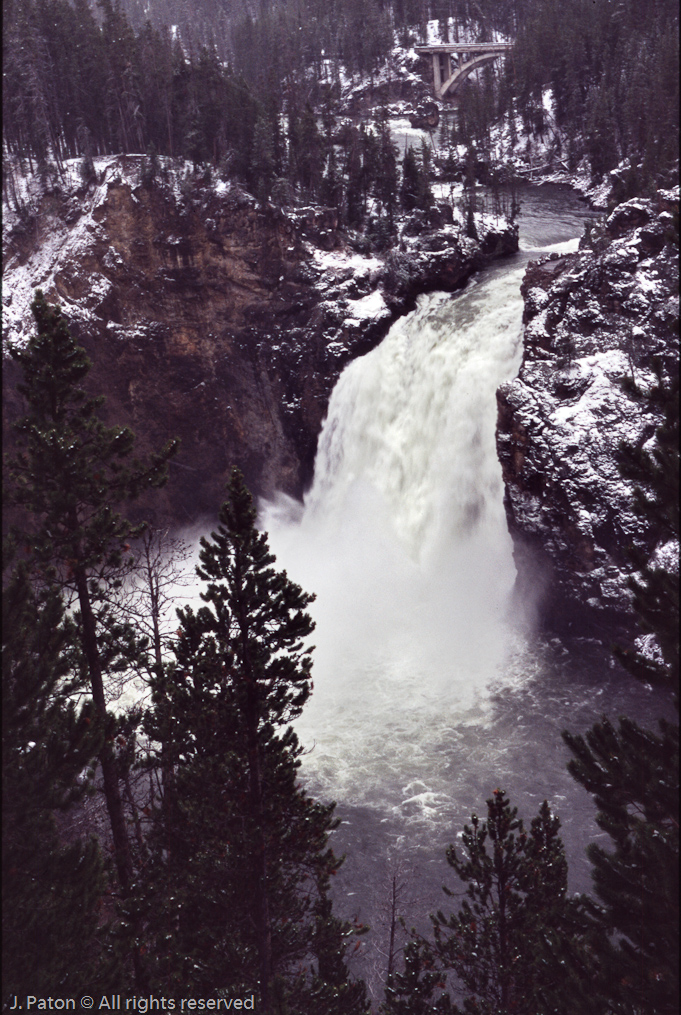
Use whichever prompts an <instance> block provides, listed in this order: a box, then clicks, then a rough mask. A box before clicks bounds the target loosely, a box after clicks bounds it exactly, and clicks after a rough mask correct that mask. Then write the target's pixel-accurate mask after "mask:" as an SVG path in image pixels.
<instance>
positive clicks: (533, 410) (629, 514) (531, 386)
mask: <svg viewBox="0 0 681 1015" xmlns="http://www.w3.org/2000/svg"><path fill="white" fill-rule="evenodd" d="M674 210H676V213H677V214H678V196H675V195H674V194H673V192H668V191H664V192H658V195H657V199H656V200H655V201H650V200H634V201H629V202H627V203H626V204H623V205H620V206H619V207H618V208H616V209H615V211H613V213H612V214H611V215H610V217H609V218H608V219H607V221H606V222H605V224H604V225H602V226H601V227H600V229H596V231H595V232H592V234H591V236H590V237H588V238H585V240H583V241H582V244H581V249H580V251H579V252H578V253H575V254H569V255H566V256H562V257H560V256H558V255H557V254H552V255H550V256H549V258H548V259H544V260H542V261H538V262H535V263H530V265H529V266H528V269H527V273H526V275H525V279H524V282H523V286H522V291H523V295H524V298H525V313H524V324H525V337H524V356H523V362H522V366H521V368H520V371H519V374H518V377H517V378H516V379H515V380H514V381H512V382H510V383H508V384H505V385H502V387H501V388H500V389H499V391H498V393H497V401H498V427H497V448H498V454H499V458H500V461H501V464H502V470H503V476H504V481H505V487H506V492H505V506H506V514H507V518H508V524H509V529H510V531H511V534H512V536H513V540H514V547H515V559H516V566H517V571H518V584H517V590H518V592H519V595H520V597H521V598H522V599H523V600H528V599H532V597H533V596H535V595H538V610H539V618H540V622H541V624H542V625H543V626H544V627H545V628H548V629H549V630H552V631H554V632H561V633H568V632H569V633H572V634H575V635H580V636H590V637H602V638H605V639H608V638H612V637H616V638H624V639H628V638H630V637H631V636H633V634H634V633H635V624H634V623H633V616H632V613H631V606H630V595H629V593H628V591H627V588H626V581H627V576H628V575H629V573H630V572H631V567H632V565H631V562H630V560H629V558H628V555H627V547H628V546H630V545H631V544H636V545H638V546H640V547H642V548H644V549H645V550H646V552H647V554H648V555H649V556H650V555H652V554H657V556H658V558H660V559H664V560H665V561H666V563H667V564H668V565H669V566H670V567H677V568H678V544H676V545H675V546H671V545H669V544H666V545H660V546H655V545H654V544H653V542H652V541H651V536H650V533H649V532H647V531H646V530H645V527H644V526H643V525H642V523H641V521H640V519H639V518H638V517H637V515H636V513H635V512H634V511H633V510H632V507H633V487H632V484H631V483H629V482H627V481H625V480H623V478H622V476H621V474H620V471H619V469H618V449H619V445H620V443H621V442H623V441H625V442H627V443H630V444H635V445H638V446H645V445H646V442H650V441H651V440H652V439H653V434H654V431H655V429H656V426H657V425H658V423H659V419H660V417H659V410H658V409H657V408H656V406H655V404H654V403H653V402H651V401H650V400H648V399H646V398H645V394H646V392H650V390H651V388H652V387H653V385H654V384H655V381H656V379H655V374H654V371H653V364H654V362H655V361H657V362H658V363H659V364H661V367H662V372H663V375H666V376H667V377H668V376H670V375H671V374H673V373H675V372H677V371H678V306H679V300H678V247H677V246H675V245H674V243H673V242H672V239H673V214H672V213H673V212H674ZM625 379H630V380H632V379H633V380H634V381H635V383H636V385H637V387H638V388H639V390H640V391H641V392H642V394H643V396H644V397H636V396H635V394H634V393H633V392H632V391H631V390H630V387H628V386H627V384H626V383H625V384H624V386H623V383H622V382H623V381H625ZM649 446H650V445H649ZM674 561H676V564H675V563H674Z"/></svg>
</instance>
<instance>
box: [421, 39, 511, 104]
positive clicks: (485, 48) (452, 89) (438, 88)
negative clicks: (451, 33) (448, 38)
mask: <svg viewBox="0 0 681 1015" xmlns="http://www.w3.org/2000/svg"><path fill="white" fill-rule="evenodd" d="M414 48H415V50H416V52H417V53H419V54H420V55H421V56H429V55H430V56H431V57H432V59H433V85H434V92H435V98H436V99H440V101H442V100H443V99H444V98H445V96H446V97H448V98H452V97H453V96H454V95H455V94H456V91H457V89H458V88H459V87H460V86H461V85H462V84H463V82H464V81H465V80H466V78H467V77H468V75H469V74H471V73H472V72H473V71H474V70H477V68H478V67H482V66H483V64H486V63H491V61H492V60H496V59H497V58H498V57H500V56H502V55H503V54H504V53H507V52H508V51H509V50H511V49H513V43H512V42H465V43H464V42H461V43H459V42H452V43H448V42H443V43H441V44H438V45H437V46H415V47H414Z"/></svg>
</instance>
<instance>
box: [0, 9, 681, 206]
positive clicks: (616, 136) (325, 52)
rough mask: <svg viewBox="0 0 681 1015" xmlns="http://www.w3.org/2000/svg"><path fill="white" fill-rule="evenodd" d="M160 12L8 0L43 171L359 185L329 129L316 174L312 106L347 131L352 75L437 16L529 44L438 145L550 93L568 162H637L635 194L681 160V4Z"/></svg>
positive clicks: (12, 77)
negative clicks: (182, 165)
mask: <svg viewBox="0 0 681 1015" xmlns="http://www.w3.org/2000/svg"><path fill="white" fill-rule="evenodd" d="M147 13H148V17H149V18H150V19H151V20H145V19H143V17H142V12H141V11H140V9H139V8H138V7H136V6H135V5H133V4H130V5H128V11H127V13H126V9H125V7H124V6H122V5H120V4H118V3H116V2H114V0H97V3H96V5H95V6H94V7H90V6H89V4H88V2H87V0H73V3H71V2H69V0H4V2H3V14H4V33H3V69H4V79H3V81H4V87H3V143H4V148H5V152H6V154H9V155H11V156H13V157H14V158H18V159H20V160H28V161H29V162H30V163H32V162H33V161H35V162H37V163H38V165H39V166H40V165H43V166H44V165H45V164H46V162H47V161H48V160H51V159H56V160H57V163H59V162H60V160H63V159H65V158H68V157H75V156H84V157H87V158H91V157H93V156H96V155H105V154H118V153H123V152H136V153H156V154H159V155H160V154H163V155H169V156H178V157H183V158H189V159H192V160H194V161H195V162H197V163H211V164H213V165H222V166H223V168H224V169H225V171H226V172H228V173H229V174H230V175H232V176H233V177H236V178H237V179H241V180H242V181H243V182H244V183H245V184H246V185H247V186H250V187H251V188H252V189H253V190H257V189H258V187H260V191H261V194H263V193H267V195H268V196H269V190H270V189H271V188H270V185H269V184H268V183H267V177H268V175H270V176H271V177H272V179H273V180H274V179H285V180H286V181H288V182H289V183H290V184H291V185H292V186H293V187H294V188H301V189H302V196H303V198H304V199H309V197H310V194H311V195H312V196H313V197H315V198H316V199H320V200H321V199H323V198H324V197H325V198H327V199H332V198H333V196H334V194H333V192H332V193H327V194H326V195H322V194H321V193H320V191H319V187H315V180H314V179H312V177H314V176H315V173H316V177H317V179H318V181H321V179H323V178H327V179H329V180H330V181H333V180H334V173H336V172H338V173H340V174H341V175H344V176H345V177H346V184H347V186H350V181H349V177H350V175H351V168H350V165H351V162H352V158H351V154H350V146H349V145H346V147H345V148H344V150H343V161H344V164H343V165H340V166H334V165H332V161H333V160H334V159H337V158H338V155H337V153H334V150H333V147H334V145H336V146H337V145H338V144H339V143H342V138H340V139H339V138H338V137H334V138H333V145H332V144H331V142H330V139H329V143H328V144H326V146H323V145H317V146H316V151H315V150H314V148H313V152H312V155H311V156H310V159H311V160H312V161H314V160H315V159H316V160H317V162H318V163H319V165H318V167H316V168H315V167H312V168H311V169H309V170H308V169H305V168H301V165H300V163H301V159H303V160H304V154H305V152H306V151H307V150H308V148H307V147H306V142H307V141H308V140H309V139H307V138H306V139H304V140H303V139H300V137H299V136H300V133H301V130H302V128H301V126H300V125H301V123H302V121H303V119H304V117H305V115H306V110H307V109H308V108H309V109H310V111H311V114H312V119H313V120H314V121H315V123H316V124H318V121H319V119H320V117H323V116H324V111H326V118H327V125H328V127H329V130H332V129H333V122H331V121H332V117H333V113H334V110H336V111H337V101H338V97H339V89H340V78H341V74H346V75H348V74H350V75H353V74H362V75H365V76H371V75H374V74H375V73H376V72H377V71H378V70H379V69H380V68H381V66H383V65H384V63H385V61H386V60H387V59H388V57H389V55H390V52H391V50H392V47H393V45H394V42H395V39H396V38H397V39H399V40H400V41H401V43H402V44H403V45H411V44H412V43H414V42H416V41H418V40H420V39H422V38H423V37H424V33H425V25H426V22H427V20H428V19H437V21H438V23H439V31H440V34H441V36H442V37H444V38H448V37H449V38H458V37H459V35H460V36H461V38H464V37H466V38H470V37H476V38H479V39H482V40H484V39H486V38H492V37H495V35H496V34H497V33H501V34H502V35H503V36H504V37H508V38H512V39H514V40H515V43H516V44H515V47H514V50H513V51H512V53H511V54H509V56H508V57H507V58H506V60H505V62H504V64H503V68H502V69H501V70H500V71H499V72H496V71H493V70H492V69H491V68H489V67H488V68H486V69H485V71H484V72H483V73H482V74H481V76H480V81H479V82H475V81H471V82H470V83H469V85H468V86H467V87H466V88H465V89H464V92H463V101H462V109H461V111H460V114H459V117H458V121H459V122H458V124H457V125H455V128H454V132H453V135H452V136H449V137H447V136H444V137H441V138H440V145H439V147H440V148H441V149H442V150H443V152H446V149H447V148H448V146H450V145H451V144H452V143H457V144H464V145H468V144H470V143H471V141H474V142H475V143H476V145H477V146H478V149H482V150H483V152H484V149H485V147H489V138H490V129H491V127H492V125H493V124H495V123H498V122H499V121H500V119H503V118H506V120H507V122H508V124H509V128H510V130H511V135H512V136H513V133H514V131H515V129H516V117H517V116H519V117H521V118H522V120H523V123H524V127H525V129H526V130H528V131H529V132H539V133H541V134H543V133H544V132H545V131H546V130H549V129H550V126H549V125H548V123H547V117H546V109H545V104H544V95H545V93H546V90H547V89H550V91H551V95H552V98H553V104H554V109H555V122H556V124H557V126H558V127H559V128H560V130H561V133H562V136H563V139H564V140H563V144H564V146H565V151H564V153H563V154H564V158H565V160H566V164H568V165H569V166H570V167H571V168H573V169H574V168H575V167H576V166H577V164H578V163H579V161H580V160H581V159H582V158H583V157H584V156H587V157H588V159H589V162H590V165H591V168H592V170H593V173H594V175H595V177H596V178H597V179H600V178H601V177H602V175H603V174H604V173H606V172H607V171H608V170H610V169H612V168H614V167H615V166H616V165H617V164H618V163H619V162H620V161H621V160H622V159H629V160H630V163H631V167H630V172H629V178H628V181H627V184H626V187H627V188H628V191H629V192H630V193H635V192H640V191H642V190H644V189H646V188H650V187H651V186H654V185H655V184H659V183H660V182H664V181H665V180H667V181H668V179H669V173H670V172H672V171H673V169H674V167H675V166H677V165H678V115H679V92H678V77H679V75H678V31H677V28H678V11H677V8H676V5H675V4H673V3H672V2H671V0H660V2H657V3H648V4H646V5H644V8H642V7H641V5H640V4H634V3H633V2H622V3H617V4H615V3H611V2H608V3H603V4H592V3H589V2H586V0H568V2H566V3H558V2H557V0H541V2H539V3H532V4H530V3H527V2H525V0H516V2H509V3H504V4H501V5H499V4H492V3H491V2H482V3H481V4H475V5H471V4H470V3H468V2H467V0H449V2H447V0H439V2H437V3H433V4H425V3H423V2H419V0H400V2H395V3H393V4H388V3H385V4H381V3H378V2H375V0H372V2H370V3H369V4H368V5H367V4H360V3H358V2H357V0H338V2H336V3H333V4H322V3H320V2H319V0H290V2H287V3H281V4H271V5H266V4H263V5H261V6H260V7H259V8H258V10H257V11H251V12H248V13H246V14H244V13H243V12H242V11H241V10H237V9H236V8H235V9H230V8H229V7H222V6H221V7H220V10H219V11H218V10H216V5H214V4H213V5H210V4H208V3H204V4H203V5H199V6H197V7H195V6H194V5H191V8H190V7H184V6H182V5H177V6H175V7H174V6H173V5H172V4H167V5H161V4H159V5H156V6H154V5H153V4H152V6H151V7H149V8H148V11H147ZM171 25H172V26H174V27H172V28H171ZM133 26H134V27H133ZM178 26H179V31H178ZM220 26H223V27H220ZM424 70H425V73H426V75H429V73H430V69H429V68H428V67H426V66H425V65H424ZM282 113H285V115H286V127H284V121H283V120H282ZM322 133H323V132H322ZM299 139H300V147H299V148H298V147H297V145H298V143H299ZM263 181H265V183H263ZM330 189H331V190H332V189H333V188H332V186H331V184H330ZM625 189H626V188H625ZM630 193H624V194H623V195H621V196H625V197H626V196H630Z"/></svg>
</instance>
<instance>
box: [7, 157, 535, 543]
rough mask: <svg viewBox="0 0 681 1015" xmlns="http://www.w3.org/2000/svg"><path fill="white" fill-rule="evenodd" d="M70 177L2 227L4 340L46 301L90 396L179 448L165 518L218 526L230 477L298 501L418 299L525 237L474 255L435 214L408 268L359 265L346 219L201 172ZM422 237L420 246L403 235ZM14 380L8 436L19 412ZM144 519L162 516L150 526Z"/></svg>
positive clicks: (493, 235)
mask: <svg viewBox="0 0 681 1015" xmlns="http://www.w3.org/2000/svg"><path fill="white" fill-rule="evenodd" d="M78 166H79V163H77V162H74V165H73V166H72V167H70V173H71V175H70V176H69V175H68V171H69V166H68V164H67V174H66V176H65V178H64V179H62V181H61V182H60V183H59V185H58V186H53V187H52V189H45V188H43V189H42V190H38V191H37V192H35V193H33V194H32V195H30V201H27V205H26V207H27V209H29V210H28V211H27V212H26V213H25V214H24V215H23V216H17V215H16V214H15V215H11V214H7V215H6V216H5V222H4V244H3V245H4V268H3V337H4V340H5V342H8V341H9V342H17V341H18V342H21V341H23V340H25V337H26V335H27V334H28V333H29V331H30V329H31V327H32V319H31V314H30V310H29V305H30V300H31V298H32V294H33V290H34V289H35V288H37V287H40V288H42V289H43V291H44V292H45V295H46V297H47V298H48V299H50V300H54V301H59V302H60V303H61V305H62V308H63V310H64V313H65V314H66V316H67V318H68V320H69V321H70V323H71V326H72V328H73V330H74V333H75V334H76V335H77V337H78V338H79V340H80V341H81V342H82V343H83V345H84V346H85V348H86V349H87V351H88V353H89V355H90V357H91V359H92V361H93V364H94V366H93V370H92V372H91V375H90V379H89V380H90V386H91V388H92V390H93V391H96V392H102V393H104V394H105V395H106V397H107V404H106V410H107V413H108V416H109V418H110V419H111V420H112V421H116V422H119V423H125V424H128V425H130V426H132V428H133V429H134V430H135V432H136V433H137V435H138V438H139V442H140V444H141V447H142V449H144V448H151V447H158V446H160V445H161V444H162V443H163V442H164V441H165V440H166V439H167V438H168V437H170V436H175V435H177V436H179V437H181V439H182V447H181V451H180V454H179V456H178V458H177V461H176V462H174V463H173V464H172V467H171V482H170V483H169V484H168V487H167V488H166V490H165V491H164V492H163V494H162V499H161V500H160V501H157V502H156V509H157V511H158V514H159V518H162V519H163V520H164V521H166V522H176V523H178V522H188V521H190V520H193V519H195V518H197V516H199V515H201V514H203V513H213V512H214V511H215V509H216V507H217V505H218V504H219V502H220V499H221V497H222V495H223V493H224V484H225V479H226V476H227V474H228V472H229V469H230V467H231V465H232V464H233V463H234V464H238V465H240V466H241V468H242V469H243V471H244V474H245V475H246V478H247V480H248V482H249V484H250V485H251V488H252V489H253V490H254V491H255V492H256V493H259V494H271V493H272V492H273V491H274V490H275V489H280V490H283V491H284V492H286V493H289V494H292V495H298V496H299V495H300V494H301V493H302V491H303V489H304V488H305V487H306V485H307V484H308V483H309V481H310V479H311V475H312V469H313V464H314V456H315V451H316V443H317V436H318V433H319V431H320V429H321V424H322V421H323V418H324V415H325V413H326V407H327V403H328V398H329V395H330V393H331V390H332V388H333V386H334V384H335V382H336V380H337V378H338V375H339V373H340V371H341V370H342V369H343V367H344V366H345V364H346V363H347V362H348V361H349V360H351V359H352V358H354V357H356V356H358V355H360V354H362V353H364V352H366V351H368V350H369V349H371V348H372V347H373V346H374V345H376V344H377V343H378V342H379V341H380V339H381V338H382V337H383V336H384V334H385V333H386V331H387V330H388V328H389V326H390V324H391V322H392V321H393V320H395V318H396V317H398V316H399V315H400V314H403V313H405V312H406V311H407V310H409V309H410V308H411V307H412V306H413V304H414V300H415V296H416V294H417V293H418V292H423V291H427V290H429V289H430V290H432V289H436V288H438V289H446V290H450V291H451V290H454V289H457V288H459V287H460V286H462V285H463V284H464V283H465V282H466V280H467V279H468V278H469V276H470V275H471V274H472V272H473V271H475V270H477V269H478V268H480V267H481V266H482V265H483V264H485V263H487V261H489V260H490V259H491V258H492V257H495V256H499V255H501V254H503V253H506V252H511V251H512V250H515V249H517V234H516V232H515V231H514V230H513V229H511V228H507V229H504V228H503V226H502V227H495V226H494V225H493V223H492V222H489V223H487V224H485V223H484V222H482V221H480V222H478V224H477V225H478V231H479V235H480V237H481V240H480V242H478V241H474V240H469V239H467V238H466V237H465V236H464V234H463V231H462V229H461V228H460V227H458V226H457V225H456V224H454V223H453V221H452V209H451V207H450V208H449V209H447V208H443V209H441V210H438V209H437V208H436V209H433V211H432V213H431V216H430V219H429V220H428V221H425V220H424V221H422V222H419V223H417V225H416V226H415V227H414V230H413V232H414V235H413V236H411V237H407V238H405V240H404V242H403V243H402V247H403V250H402V251H401V252H399V253H395V254H394V255H389V254H387V253H384V254H381V255H378V256H376V255H373V256H368V255H366V254H362V253H358V252H357V251H355V250H353V249H352V247H351V245H350V243H349V240H348V237H347V236H345V235H344V234H343V233H342V232H341V231H340V230H339V228H338V221H337V214H336V212H335V210H334V209H332V208H295V209H281V208H276V207H274V206H271V205H270V206H265V207H263V206H261V205H259V204H258V203H257V202H256V201H255V200H254V199H253V198H252V197H251V196H250V195H248V194H246V193H245V192H244V191H243V190H241V189H240V188H239V187H238V186H237V185H235V184H229V183H223V182H220V181H215V180H210V179H209V178H202V177H201V176H200V175H198V174H196V173H195V172H193V170H192V168H191V166H190V165H186V166H184V167H178V166H177V165H175V166H172V165H170V164H168V165H166V166H162V167H161V172H160V173H159V174H158V175H157V176H156V178H155V179H153V180H149V178H148V175H146V176H145V165H144V160H143V159H142V157H139V156H121V157H118V158H113V157H112V158H108V159H100V160H97V161H96V171H97V177H96V179H93V180H91V181H90V182H89V183H88V184H87V185H85V184H84V183H83V181H82V180H81V179H80V177H79V175H78ZM407 232H408V230H407ZM15 383H16V377H15V375H14V371H13V370H12V365H11V364H10V368H9V369H7V370H6V371H5V377H4V387H5V402H4V405H5V418H6V419H7V418H11V416H12V415H13V414H15V413H16V412H17V402H16V395H15V390H14V389H15ZM147 510H148V508H147Z"/></svg>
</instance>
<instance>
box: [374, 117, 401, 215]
mask: <svg viewBox="0 0 681 1015" xmlns="http://www.w3.org/2000/svg"><path fill="white" fill-rule="evenodd" d="M376 135H377V165H376V178H375V180H376V182H375V184H374V192H375V194H376V197H377V198H378V201H379V203H380V205H381V206H382V208H383V209H385V211H386V213H387V215H388V226H389V228H390V230H391V231H392V228H393V217H394V213H395V205H396V204H397V193H398V183H399V174H398V168H397V145H396V144H395V143H394V141H393V139H392V136H391V134H390V122H389V120H388V112H387V110H386V109H382V110H381V112H380V114H379V116H378V119H377V121H376Z"/></svg>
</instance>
